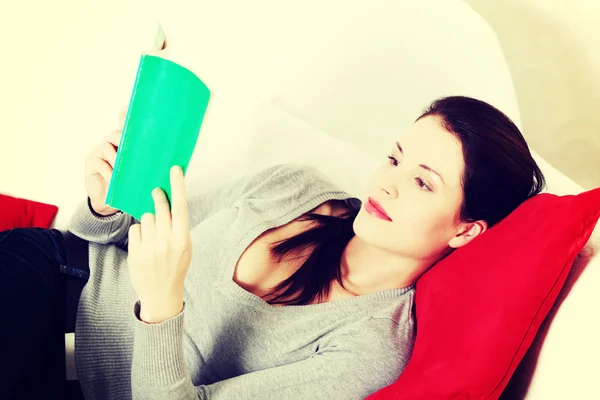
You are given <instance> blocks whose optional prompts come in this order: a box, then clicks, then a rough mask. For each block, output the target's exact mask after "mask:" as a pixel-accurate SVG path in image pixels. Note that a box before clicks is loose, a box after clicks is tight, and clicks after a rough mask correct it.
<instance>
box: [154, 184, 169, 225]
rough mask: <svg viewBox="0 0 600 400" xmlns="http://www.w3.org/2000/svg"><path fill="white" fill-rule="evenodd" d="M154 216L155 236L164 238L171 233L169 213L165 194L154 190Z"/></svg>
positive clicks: (158, 189) (157, 189) (159, 190)
mask: <svg viewBox="0 0 600 400" xmlns="http://www.w3.org/2000/svg"><path fill="white" fill-rule="evenodd" d="M152 198H153V199H154V209H155V214H156V234H157V235H159V236H163V237H165V236H166V235H168V234H170V232H171V211H170V210H169V201H168V200H167V195H166V194H165V192H164V191H163V190H162V189H160V188H156V189H154V190H153V191H152Z"/></svg>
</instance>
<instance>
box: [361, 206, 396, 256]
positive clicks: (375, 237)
mask: <svg viewBox="0 0 600 400" xmlns="http://www.w3.org/2000/svg"><path fill="white" fill-rule="evenodd" d="M385 223H387V221H383V220H378V219H377V218H375V217H373V216H371V215H369V214H368V213H367V212H366V211H365V210H364V208H361V209H360V211H359V212H358V214H357V215H356V218H355V219H354V224H353V225H352V228H353V229H354V234H355V235H356V236H357V237H359V238H360V239H361V240H362V241H364V242H366V243H369V244H371V245H375V246H378V247H380V246H381V245H382V244H383V243H382V242H383V241H385V238H386V237H389V235H390V233H391V229H385V228H386V226H385Z"/></svg>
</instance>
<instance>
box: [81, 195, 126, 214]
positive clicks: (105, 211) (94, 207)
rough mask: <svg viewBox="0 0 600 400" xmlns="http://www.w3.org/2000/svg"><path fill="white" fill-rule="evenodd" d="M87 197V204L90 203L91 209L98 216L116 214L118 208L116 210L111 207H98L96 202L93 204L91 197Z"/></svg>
mask: <svg viewBox="0 0 600 400" xmlns="http://www.w3.org/2000/svg"><path fill="white" fill-rule="evenodd" d="M88 199H89V204H90V208H91V210H92V212H93V213H94V214H96V215H98V216H100V217H110V216H111V215H114V214H116V213H117V212H119V210H116V209H114V208H112V207H100V206H98V205H96V204H94V202H93V201H92V199H90V198H89V197H88Z"/></svg>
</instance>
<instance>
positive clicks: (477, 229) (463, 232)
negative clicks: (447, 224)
mask: <svg viewBox="0 0 600 400" xmlns="http://www.w3.org/2000/svg"><path fill="white" fill-rule="evenodd" d="M487 227H488V226H487V222H485V221H475V222H468V223H463V224H461V227H460V230H459V231H458V232H457V233H456V235H455V236H454V237H453V238H452V239H450V241H449V242H448V246H450V247H452V248H454V249H457V248H459V247H462V246H464V245H465V244H467V243H469V242H470V241H471V240H473V239H475V238H476V237H477V236H479V235H481V234H482V233H483V232H485V231H486V230H487Z"/></svg>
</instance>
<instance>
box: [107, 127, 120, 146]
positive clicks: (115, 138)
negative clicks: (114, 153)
mask: <svg viewBox="0 0 600 400" xmlns="http://www.w3.org/2000/svg"><path fill="white" fill-rule="evenodd" d="M122 133H123V131H120V130H118V131H112V132H111V133H109V134H108V135H106V136H105V137H104V140H105V141H107V142H109V143H110V144H112V145H114V146H115V147H119V144H121V135H122Z"/></svg>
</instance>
